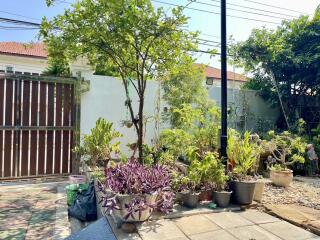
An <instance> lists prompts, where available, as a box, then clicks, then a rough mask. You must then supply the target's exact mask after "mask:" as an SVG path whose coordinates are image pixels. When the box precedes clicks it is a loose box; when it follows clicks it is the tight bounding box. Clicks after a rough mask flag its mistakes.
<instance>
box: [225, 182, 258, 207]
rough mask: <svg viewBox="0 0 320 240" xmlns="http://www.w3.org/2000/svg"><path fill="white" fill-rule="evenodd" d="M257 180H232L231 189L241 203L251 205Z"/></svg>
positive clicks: (235, 198) (236, 199)
mask: <svg viewBox="0 0 320 240" xmlns="http://www.w3.org/2000/svg"><path fill="white" fill-rule="evenodd" d="M255 186H256V181H241V182H240V181H232V182H231V189H232V192H233V195H234V200H235V201H236V203H238V204H240V205H249V204H251V203H252V201H253V194H254V189H255Z"/></svg>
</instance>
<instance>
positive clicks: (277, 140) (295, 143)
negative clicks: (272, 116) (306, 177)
mask: <svg viewBox="0 0 320 240" xmlns="http://www.w3.org/2000/svg"><path fill="white" fill-rule="evenodd" d="M268 135H269V137H270V138H271V140H270V141H269V144H268V146H269V149H270V152H271V157H270V158H272V159H273V160H274V161H272V162H274V164H273V165H272V166H271V167H270V178H271V181H272V183H273V184H274V185H276V186H280V187H288V186H289V185H290V183H291V182H292V179H293V171H292V170H291V169H289V168H288V167H289V166H292V165H293V164H294V163H304V161H305V158H304V153H305V150H306V147H307V143H305V142H304V141H303V139H302V138H301V137H298V136H296V135H293V134H291V133H290V132H288V131H284V132H283V133H281V134H275V132H274V131H270V132H269V133H268Z"/></svg>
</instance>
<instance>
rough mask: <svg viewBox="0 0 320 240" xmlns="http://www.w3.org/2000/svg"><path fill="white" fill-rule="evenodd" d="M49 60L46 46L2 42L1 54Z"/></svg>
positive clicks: (0, 45)
mask: <svg viewBox="0 0 320 240" xmlns="http://www.w3.org/2000/svg"><path fill="white" fill-rule="evenodd" d="M1 53H2V54H7V55H20V56H27V57H37V58H47V57H48V55H47V51H46V48H45V45H44V44H43V43H41V42H39V43H18V42H0V54H1Z"/></svg>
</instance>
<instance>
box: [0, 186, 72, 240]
mask: <svg viewBox="0 0 320 240" xmlns="http://www.w3.org/2000/svg"><path fill="white" fill-rule="evenodd" d="M66 185H67V182H66V181H64V182H52V183H42V184H25V183H9V184H1V185H0V239H3V240H9V239H10V240H19V239H26V240H28V239H30V240H31V239H32V240H36V239H64V238H65V237H66V236H68V235H69V234H70V224H69V222H68V216H67V208H66V194H65V190H64V188H65V186H66Z"/></svg>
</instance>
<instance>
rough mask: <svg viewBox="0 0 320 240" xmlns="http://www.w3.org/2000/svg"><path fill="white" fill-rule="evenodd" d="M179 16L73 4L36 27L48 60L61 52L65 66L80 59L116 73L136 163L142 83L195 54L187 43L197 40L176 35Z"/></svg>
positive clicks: (135, 0)
mask: <svg viewBox="0 0 320 240" xmlns="http://www.w3.org/2000/svg"><path fill="white" fill-rule="evenodd" d="M52 2H53V1H52V0H49V1H48V3H49V4H52ZM182 12H183V8H182V7H177V8H173V9H172V12H171V13H170V15H168V14H166V12H165V11H164V10H163V8H158V9H154V8H153V6H152V3H151V1H150V0H121V1H119V0H109V1H104V0H98V1H92V0H79V1H77V2H76V3H75V4H73V5H72V8H71V9H67V10H65V12H64V14H62V15H58V16H56V17H54V18H53V19H52V20H51V21H48V20H47V19H45V18H44V19H43V21H42V28H41V36H42V37H43V38H44V40H45V42H46V43H47V44H48V46H49V54H52V53H54V52H57V51H59V49H60V51H61V49H63V51H64V53H65V55H66V57H67V58H68V59H70V60H71V59H75V58H77V57H79V56H82V57H86V58H87V59H88V60H89V62H90V64H91V65H92V66H94V67H96V66H100V68H103V66H108V67H110V66H113V67H115V68H116V71H117V73H118V74H119V76H120V78H121V80H122V82H123V86H124V90H125V92H126V95H127V99H126V101H125V104H126V106H127V107H128V108H129V112H130V116H131V120H132V123H133V124H134V127H135V129H136V132H137V135H138V147H139V158H140V160H141V161H142V146H143V136H144V120H143V118H144V114H143V110H144V95H145V90H146V86H147V80H150V79H155V78H157V77H160V76H163V75H165V73H166V72H167V71H168V69H171V68H172V67H174V66H176V65H177V64H179V63H181V62H188V61H189V60H190V58H191V57H190V55H189V51H190V50H192V49H195V48H196V41H195V40H193V39H195V38H194V37H195V36H196V35H197V34H196V33H190V32H187V31H184V30H182V27H183V26H184V25H185V24H186V23H187V17H186V16H184V15H183V13H182ZM52 42H59V44H56V45H57V46H55V45H54V44H50V43H52ZM60 46H61V48H60ZM57 47H59V49H57ZM129 82H130V84H132V85H133V86H134V89H135V91H136V94H137V96H138V99H139V106H138V110H137V112H135V109H134V108H133V106H132V100H131V98H130V96H129V92H128V84H129Z"/></svg>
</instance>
